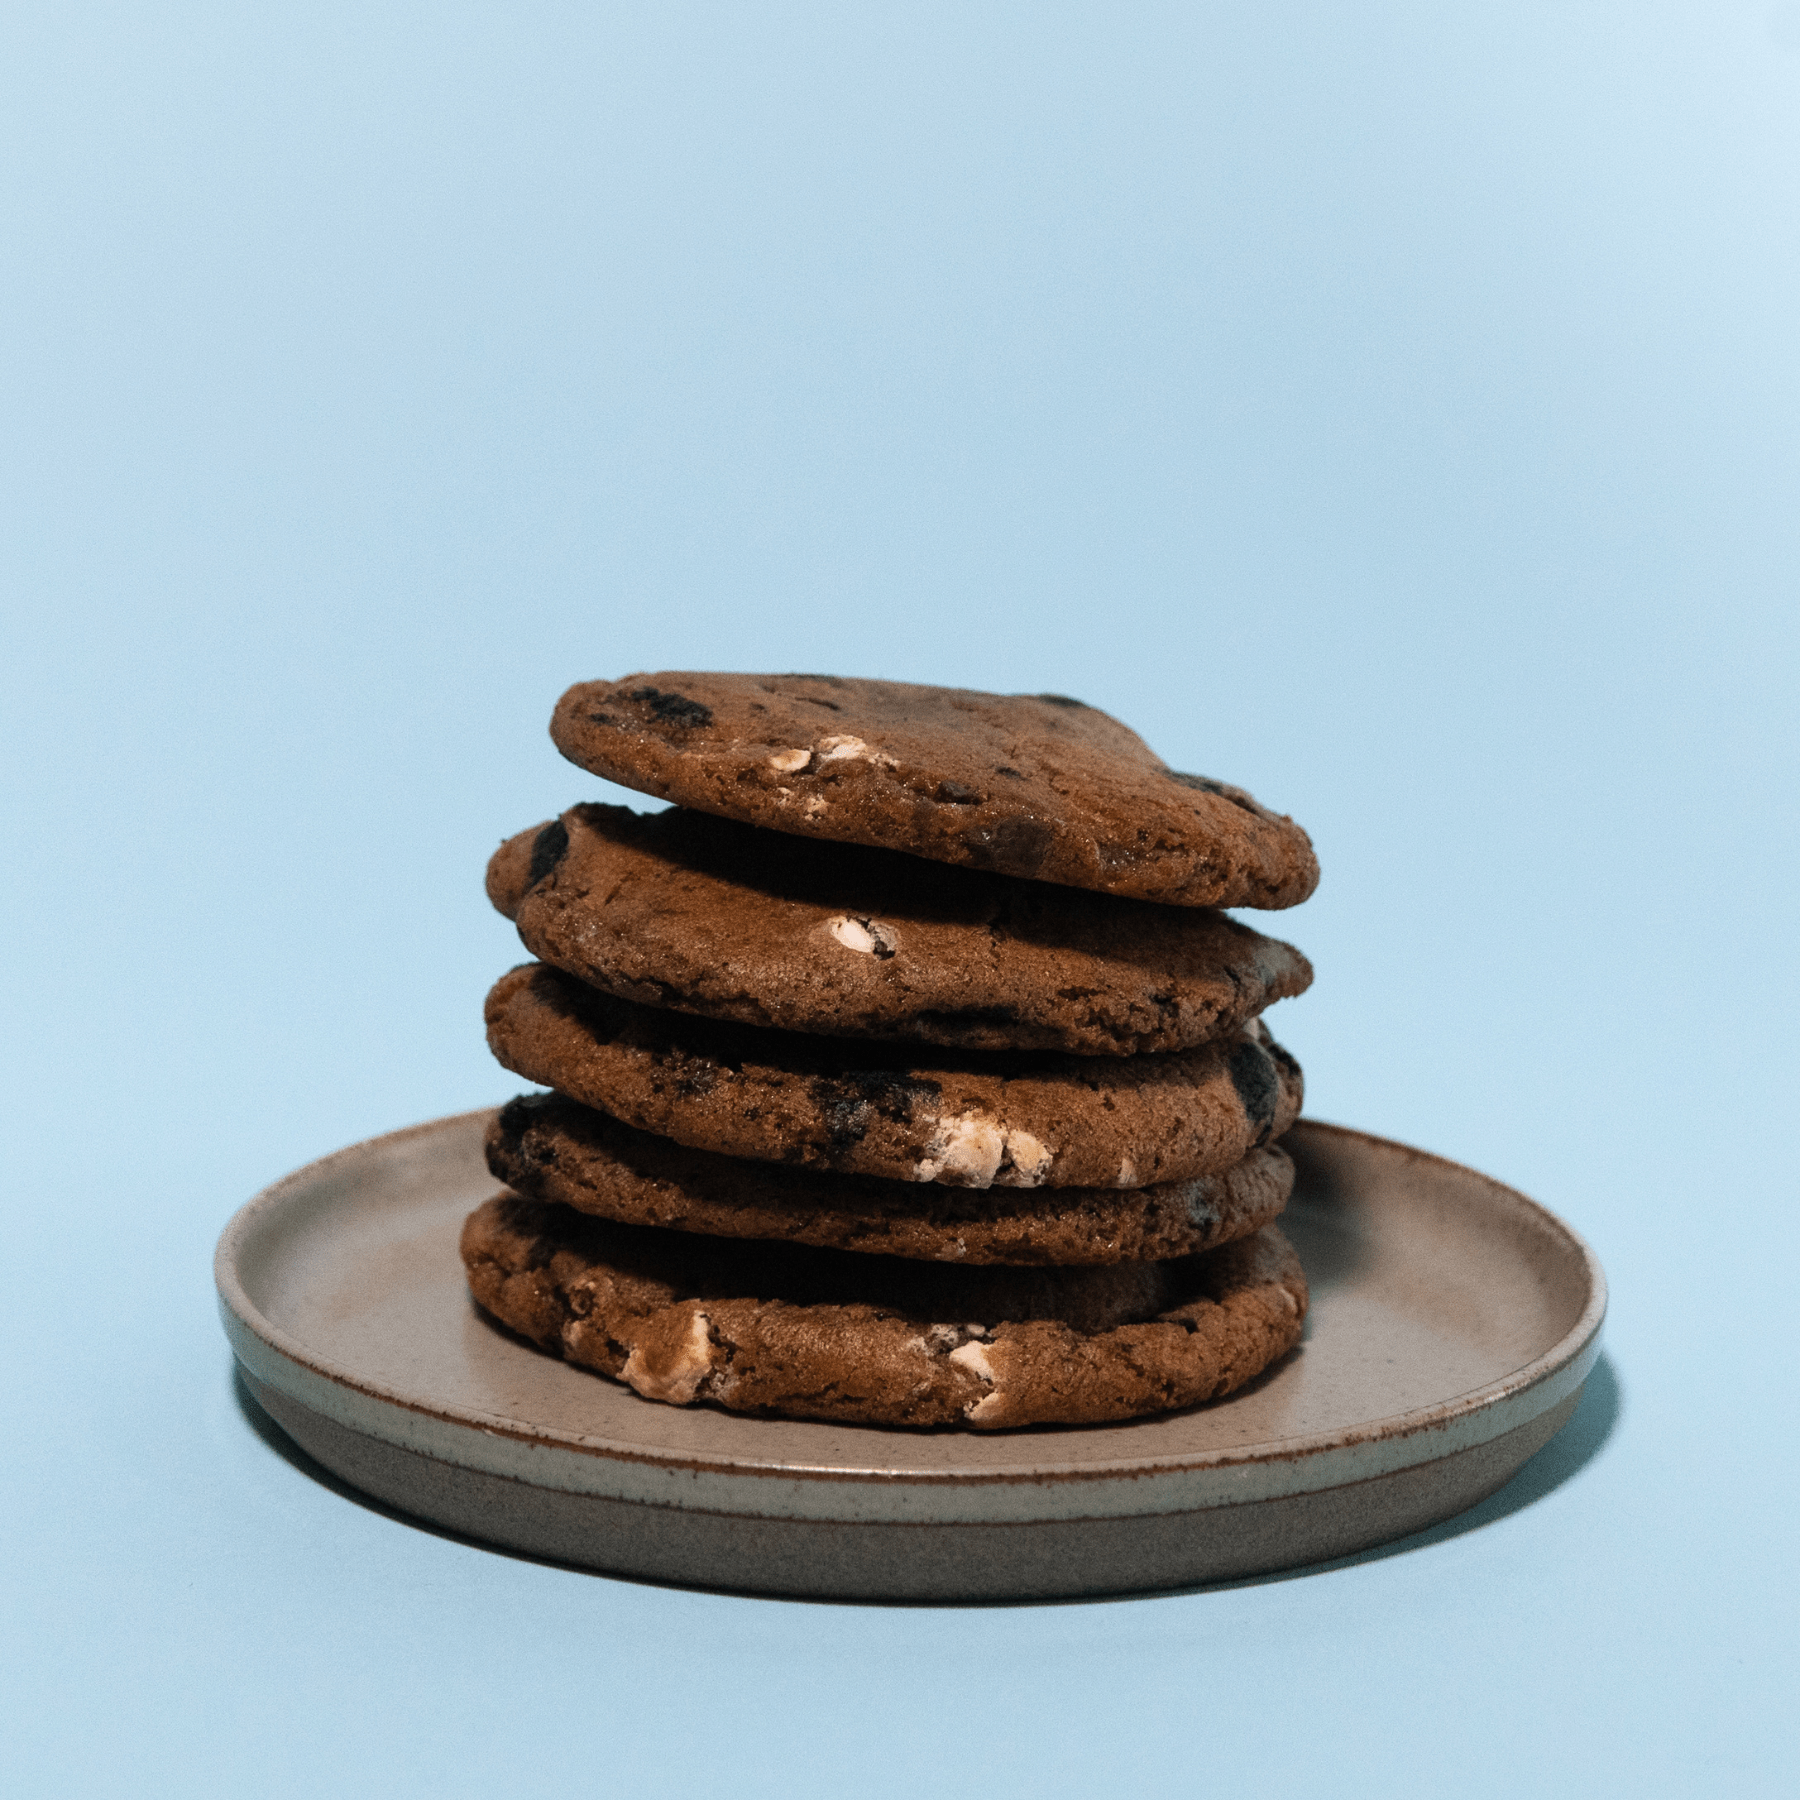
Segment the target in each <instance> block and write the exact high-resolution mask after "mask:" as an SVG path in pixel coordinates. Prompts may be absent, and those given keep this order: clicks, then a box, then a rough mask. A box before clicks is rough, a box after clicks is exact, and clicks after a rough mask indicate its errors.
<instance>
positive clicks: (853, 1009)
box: [488, 805, 1312, 1056]
mask: <svg viewBox="0 0 1800 1800" xmlns="http://www.w3.org/2000/svg"><path fill="white" fill-rule="evenodd" d="M488 894H489V896H490V898H491V899H492V900H493V902H494V904H495V905H496V906H497V907H498V908H499V909H500V910H501V911H502V912H503V913H506V914H507V915H508V916H509V917H511V918H513V919H514V920H515V921H516V923H517V925H518V928H519V936H520V937H521V938H523V939H524V941H525V945H526V947H527V948H528V949H529V950H530V951H531V952H532V954H533V955H535V956H538V957H541V958H542V959H543V960H544V961H545V962H547V963H554V964H555V965H556V966H557V967H558V968H560V969H565V970H567V971H568V972H569V973H570V974H572V975H578V976H580V977H581V979H582V980H583V981H587V982H591V983H592V984H593V985H594V986H596V987H600V988H604V989H606V991H607V992H609V993H613V994H618V995H620V996H621V997H623V998H624V999H627V1000H637V1001H641V1002H643V1003H645V1004H647V1005H651V1006H662V1007H671V1008H674V1009H676V1010H678V1011H681V1012H693V1013H702V1014H705V1015H707V1016H708V1017H711V1018H719V1019H735V1020H737V1021H739V1022H741V1023H744V1024H748V1025H771V1026H776V1027H778V1028H781V1029H783V1030H788V1031H809V1032H819V1033H824V1034H826V1035H829V1036H834V1037H884V1038H912V1039H919V1040H923V1041H924V1042H927V1043H934V1044H950V1045H955V1046H958V1047H960V1048H964V1049H973V1050H1005V1049H1031V1050H1064V1051H1071V1052H1073V1053H1075V1054H1077V1055H1083V1056H1130V1055H1138V1054H1141V1053H1144V1052H1154V1051H1165V1050H1185V1049H1189V1048H1191V1047H1192V1046H1193V1045H1195V1044H1199V1043H1203V1042H1205V1041H1206V1040H1208V1039H1210V1038H1217V1037H1224V1036H1227V1035H1228V1034H1229V1033H1231V1032H1233V1031H1235V1030H1236V1029H1237V1028H1238V1026H1240V1025H1241V1024H1242V1023H1243V1022H1244V1021H1245V1020H1246V1019H1248V1018H1251V1017H1253V1016H1254V1015H1255V1014H1257V1013H1259V1012H1261V1011H1262V1009H1263V1008H1264V1007H1265V1006H1267V1005H1269V1004H1270V1002H1271V1001H1274V1000H1279V999H1281V998H1283V997H1284V996H1286V995H1289V994H1297V993H1300V992H1302V991H1303V990H1304V989H1305V987H1306V986H1307V984H1308V983H1309V982H1310V981H1311V980H1312V969H1311V967H1310V965H1309V964H1308V963H1307V961H1306V958H1305V957H1303V956H1302V955H1301V954H1300V953H1299V951H1297V950H1295V949H1294V948H1293V947H1292V946H1291V945H1288V944H1284V943H1281V942H1279V941H1277V940H1276V939H1274V938H1266V937H1263V936H1261V935H1260V934H1259V933H1257V932H1254V931H1252V930H1251V929H1250V928H1249V927H1248V926H1246V925H1240V924H1238V923H1237V922H1236V921H1235V920H1233V919H1230V918H1227V917H1226V916H1225V915H1224V914H1223V913H1218V912H1211V911H1207V910H1205V909H1201V908H1176V907H1163V906H1151V905H1149V904H1147V903H1146V902H1144V901H1141V900H1120V899H1116V898H1114V897H1112V896H1110V895H1103V894H1088V893H1083V892H1081V891H1080V890H1079V889H1075V888H1063V887H1052V886H1049V885H1047V884H1045V883H1042V882H1034V881H1020V880H1016V879H1014V878H1013V877H1012V876H1008V875H987V874H981V873H978V872H977V871H975V870H973V869H947V868H944V867H942V866H941V865H936V864H932V863H927V862H922V861H920V860H919V859H918V858H917V857H911V856H902V855H900V854H899V853H898V852H896V851H891V850H872V849H868V848H866V847H864V846H862V845H851V844H815V843H810V842H808V841H807V840H805V839H803V838H793V837H784V836H782V835H781V834H780V833H779V832H773V831H761V830H758V829H757V828H756V827H755V826H751V825H740V824H737V823H735V822H734V821H732V820H729V819H718V818H713V817H711V816H710V815H709V814H706V813H699V812H689V811H687V810H685V809H682V808H676V809H674V810H671V811H669V812H662V813H652V814H648V815H646V814H641V813H634V812H632V811H630V810H629V809H628V808H625V807H620V806H599V805H588V806H577V807H573V808H571V809H570V810H569V811H568V812H566V813H564V814H563V816H562V817H561V818H560V819H556V820H552V821H551V822H550V823H549V824H547V825H542V826H539V827H538V828H536V829H535V830H534V831H530V832H523V833H521V834H520V835H519V836H518V837H516V838H513V839H511V840H510V841H509V842H507V843H505V844H502V845H501V847H500V849H499V850H498V851H497V852H495V855H494V858H493V860H492V862H490V863H489V865H488Z"/></svg>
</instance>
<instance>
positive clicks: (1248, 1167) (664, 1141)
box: [486, 1094, 1294, 1266]
mask: <svg viewBox="0 0 1800 1800" xmlns="http://www.w3.org/2000/svg"><path fill="white" fill-rule="evenodd" d="M486 1148H487V1163H488V1168H489V1170H490V1171H491V1172H492V1173H493V1175H494V1176H495V1177H496V1178H497V1179H498V1180H501V1181H504V1182H505V1183H506V1184H507V1185H508V1186H509V1187H511V1188H515V1189H517V1190H518V1191H519V1192H520V1193H522V1194H528V1195H530V1196H531V1197H533V1198H534V1199H539V1200H551V1201H556V1202H559V1203H560V1204H562V1205H565V1206H571V1207H574V1208H575V1209H576V1210H578V1211H580V1212H585V1213H592V1214H595V1215H597V1216H600V1217H604V1218H609V1219H616V1220H618V1221H620V1222H621V1223H623V1224H630V1225H654V1226H659V1227H663V1228H666V1229H672V1230H676V1231H688V1232H695V1233H699V1234H702V1235H706V1236H715V1237H730V1238H739V1239H743V1238H758V1239H764V1240H767V1241H769V1242H780V1243H789V1244H812V1245H816V1246H820V1247H823V1248H828V1249H835V1250H852V1251H856V1252H859V1253H861V1254H865V1255H881V1256H903V1257H909V1258H913V1259H917V1260H921V1261H930V1262H963V1263H970V1264H977V1263H979V1264H993V1263H1012V1264H1017V1265H1021V1266H1025V1265H1034V1266H1055V1265H1063V1266H1072V1265H1098V1264H1102V1263H1121V1262H1130V1263H1145V1262H1151V1261H1157V1260H1165V1259H1167V1258H1169V1257H1175V1256H1187V1255H1191V1254H1193V1253H1194V1252H1196V1251H1200V1250H1209V1249H1212V1248H1213V1247H1214V1246H1216V1245H1219V1244H1223V1243H1227V1242H1229V1241H1230V1240H1232V1239H1234V1238H1240V1237H1247V1236H1249V1235H1250V1233H1252V1232H1254V1231H1258V1230H1260V1229H1261V1228H1262V1227H1263V1226H1264V1225H1267V1224H1269V1223H1270V1222H1271V1221H1272V1220H1273V1219H1275V1218H1276V1217H1278V1216H1279V1214H1280V1212H1281V1210H1282V1208H1283V1207H1285V1206H1286V1205H1287V1201H1288V1195H1289V1193H1290V1192H1291V1191H1292V1189H1293V1182H1294V1165H1293V1163H1292V1162H1291V1161H1290V1160H1289V1159H1288V1157H1287V1155H1286V1154H1285V1152H1283V1151H1282V1150H1281V1149H1280V1148H1279V1147H1277V1146H1274V1145H1269V1146H1267V1147H1264V1148H1259V1149H1255V1150H1251V1151H1250V1152H1249V1153H1248V1154H1247V1155H1245V1156H1244V1157H1243V1158H1242V1159H1241V1160H1240V1161H1239V1162H1237V1163H1236V1164H1235V1165H1233V1166H1232V1167H1231V1168H1229V1169H1227V1170H1225V1171H1223V1172H1222V1173H1221V1174H1218V1175H1195V1176H1192V1177H1190V1178H1189V1179H1187V1180H1185V1181H1169V1182H1159V1183H1157V1184H1156V1185H1155V1186H1153V1187H1141V1188H1037V1189H1034V1190H1032V1191H1030V1192H1021V1191H1020V1190H1018V1189H1015V1188H989V1189H986V1190H985V1191H983V1190H976V1189H971V1188H957V1187H946V1186H942V1185H940V1184H938V1183H935V1182H931V1183H924V1184H920V1183H916V1182H898V1181H882V1180H880V1179H878V1178H876V1177H874V1176H866V1175H837V1174H829V1173H812V1172H809V1171H804V1170H798V1169H787V1168H783V1167H781V1166H779V1165H777V1164H773V1163H766V1162H744V1161H740V1160H739V1159H737V1158H735V1157H727V1156H717V1155H715V1154H713V1153H712V1152H711V1151H708V1150H690V1149H688V1148H687V1147H686V1146H685V1145H682V1144H677V1143H673V1142H671V1141H670V1140H669V1139H668V1138H661V1137H655V1136H652V1135H651V1134H650V1133H649V1132H644V1131H638V1130H635V1129H634V1128H633V1127H631V1126H629V1125H625V1124H622V1123H621V1122H620V1121H619V1120H617V1119H614V1118H610V1117H608V1115H607V1114H605V1113H603V1112H597V1111H595V1110H594V1109H593V1108H592V1107H587V1106H581V1105H578V1104H577V1103H576V1102H575V1101H573V1100H565V1099H563V1098H562V1096H561V1095H558V1094H526V1095H521V1096H520V1097H519V1098H518V1099H516V1100H514V1101H512V1102H510V1103H509V1104H508V1105H506V1106H504V1107H502V1108H501V1110H500V1113H499V1116H498V1117H497V1118H496V1119H495V1120H494V1123H493V1124H492V1125H491V1126H490V1127H489V1128H488V1133H487V1146H486Z"/></svg>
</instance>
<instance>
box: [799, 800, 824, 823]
mask: <svg viewBox="0 0 1800 1800" xmlns="http://www.w3.org/2000/svg"><path fill="white" fill-rule="evenodd" d="M803 810H804V811H805V813H806V816H807V817H808V818H809V819H816V818H817V817H818V816H819V815H820V813H822V812H823V811H824V810H825V796H824V795H823V794H811V795H808V796H807V801H806V806H805V808H804V809H803Z"/></svg>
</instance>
